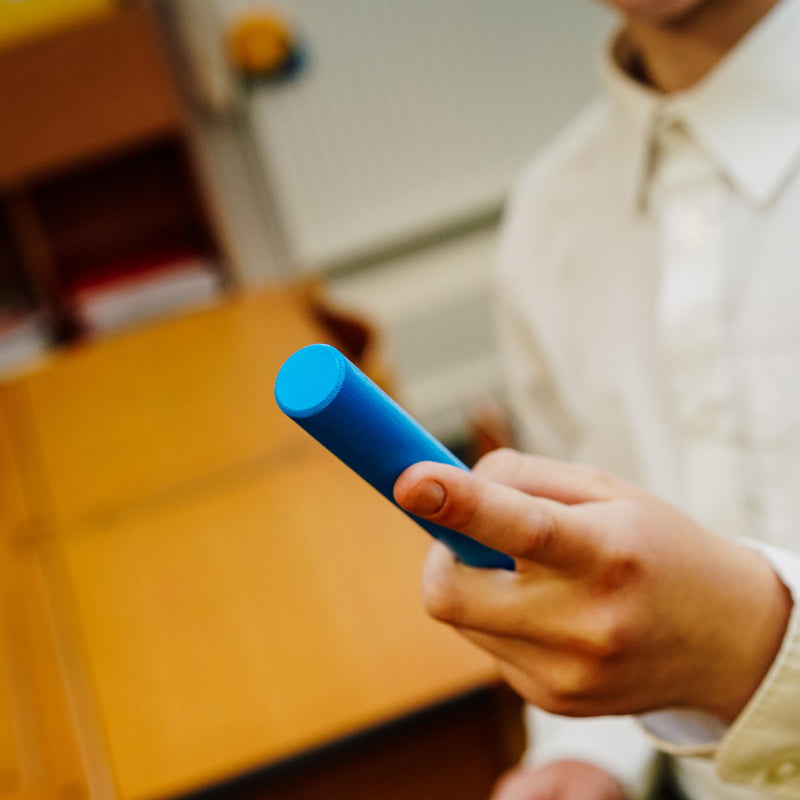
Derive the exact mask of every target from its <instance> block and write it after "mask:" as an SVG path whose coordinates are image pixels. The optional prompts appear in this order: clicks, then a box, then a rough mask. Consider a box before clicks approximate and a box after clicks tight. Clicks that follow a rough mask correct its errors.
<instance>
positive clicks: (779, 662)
mask: <svg viewBox="0 0 800 800" xmlns="http://www.w3.org/2000/svg"><path fill="white" fill-rule="evenodd" d="M744 543H745V544H747V545H749V546H751V547H753V548H754V549H757V550H759V551H760V552H761V553H763V555H764V556H765V557H766V558H767V559H768V560H769V562H770V564H771V565H772V568H773V569H774V570H775V572H776V573H777V574H778V576H779V577H780V579H781V580H782V581H783V583H784V584H785V585H786V587H787V588H788V589H789V591H790V592H791V594H792V598H793V600H794V607H793V609H792V614H791V616H790V619H789V625H788V626H787V630H786V634H785V635H784V639H783V643H782V645H781V649H780V650H779V652H778V655H777V656H776V658H775V661H774V662H773V664H772V666H771V668H770V670H769V672H768V673H767V675H766V677H765V678H764V680H763V681H762V683H761V685H760V686H759V688H758V689H757V690H756V692H755V694H754V695H753V697H752V698H751V700H750V702H749V703H748V704H747V706H745V708H744V710H743V711H742V713H741V714H740V715H739V716H738V717H737V718H736V719H735V720H734V722H733V724H731V725H730V726H725V725H723V724H722V723H720V722H719V720H715V719H714V718H713V717H711V716H709V715H707V714H700V713H698V712H692V711H674V712H670V711H664V712H659V713H656V714H647V715H643V716H641V717H639V718H638V719H639V722H640V724H641V725H642V726H643V727H644V729H645V730H646V731H647V733H648V734H649V735H650V736H651V738H652V740H653V743H654V744H655V745H656V746H657V747H658V748H659V749H660V750H663V751H664V752H667V753H672V754H674V755H678V756H681V755H689V756H705V757H707V758H713V759H714V764H715V767H716V771H717V774H718V775H719V777H720V778H722V780H724V781H729V782H732V783H742V784H748V785H750V786H754V787H760V788H765V789H772V790H773V791H777V792H778V793H779V794H780V795H783V796H785V797H800V602H798V600H800V558H798V557H797V556H795V555H793V554H791V553H788V552H786V551H785V550H781V549H779V548H775V547H771V546H769V545H765V544H762V543H760V542H753V541H746V542H744Z"/></svg>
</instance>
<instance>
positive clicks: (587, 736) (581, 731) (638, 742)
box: [525, 706, 657, 800]
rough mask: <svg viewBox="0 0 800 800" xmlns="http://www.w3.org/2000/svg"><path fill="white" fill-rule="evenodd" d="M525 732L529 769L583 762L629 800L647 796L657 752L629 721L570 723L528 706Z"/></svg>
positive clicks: (595, 719) (604, 719) (602, 719)
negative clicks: (619, 787) (600, 771)
mask: <svg viewBox="0 0 800 800" xmlns="http://www.w3.org/2000/svg"><path fill="white" fill-rule="evenodd" d="M528 729H529V730H530V731H532V735H531V739H532V741H533V746H532V748H531V749H530V750H529V752H528V754H527V755H526V758H525V761H526V763H527V764H528V765H529V766H534V767H538V766H542V765H544V764H549V763H551V762H553V761H561V760H564V759H568V760H570V761H584V762H586V763H589V764H594V766H596V767H600V768H601V769H604V770H605V771H606V772H608V773H609V774H611V775H613V776H614V777H615V778H616V779H617V780H618V781H619V782H620V784H622V786H623V787H624V788H625V790H626V791H627V793H628V795H629V796H630V797H631V798H632V800H640V799H641V798H644V797H646V796H647V795H648V793H649V790H650V787H651V785H652V782H653V778H654V773H655V767H656V756H657V752H656V750H655V748H654V747H653V746H652V745H651V744H650V742H649V741H648V739H647V737H646V736H643V735H642V731H641V729H640V728H639V727H638V726H637V725H636V724H635V723H634V721H633V720H632V719H631V718H630V717H592V718H581V719H573V718H568V717H560V716H557V715H555V714H548V713H546V712H544V711H542V710H540V709H538V708H533V707H530V706H529V707H528Z"/></svg>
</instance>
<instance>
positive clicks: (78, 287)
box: [70, 252, 221, 332]
mask: <svg viewBox="0 0 800 800" xmlns="http://www.w3.org/2000/svg"><path fill="white" fill-rule="evenodd" d="M220 288H221V287H220V276H219V271H218V269H217V268H216V266H215V262H214V261H213V259H212V258H210V257H209V256H206V255H204V254H201V253H194V252H185V253H169V254H167V255H163V256H159V257H151V258H148V259H146V260H141V259H140V260H131V261H128V262H123V263H114V264H106V265H103V266H102V267H101V268H99V269H94V270H92V271H91V272H90V273H88V274H84V275H83V276H81V277H80V278H79V279H78V280H76V281H75V282H74V283H73V284H72V286H71V292H70V293H71V296H72V300H73V303H74V307H75V309H76V311H77V313H78V316H79V318H80V320H81V322H82V323H83V325H84V326H85V327H86V329H87V330H88V331H90V332H103V331H109V330H113V329H116V328H121V327H125V326H128V325H134V324H136V323H140V322H144V321H146V320H150V319H153V318H156V317H160V316H163V315H165V314H169V313H172V312H175V311H178V310H181V309H188V308H191V307H193V306H198V305H202V304H205V303H207V302H208V301H209V300H212V299H213V298H215V297H216V296H218V294H219V292H220Z"/></svg>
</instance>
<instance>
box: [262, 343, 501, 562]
mask: <svg viewBox="0 0 800 800" xmlns="http://www.w3.org/2000/svg"><path fill="white" fill-rule="evenodd" d="M275 399H276V401H277V403H278V406H279V407H280V409H281V410H282V411H283V412H284V413H285V414H286V415H287V416H289V417H291V419H293V420H294V421H295V422H296V423H297V424H298V425H300V427H302V428H303V429H304V430H305V431H306V432H307V433H310V434H311V436H313V437H314V438H315V439H316V440H317V441H318V442H319V443H320V444H322V445H323V446H324V447H326V448H327V449H328V450H330V451H331V452H332V453H333V454H334V455H335V456H336V457H337V458H339V459H340V460H341V461H343V462H344V463H345V464H347V466H348V467H350V469H352V470H353V471H354V472H356V473H358V475H360V476H361V477H362V478H363V479H364V480H366V481H367V482H368V483H370V484H371V485H372V486H374V487H375V488H376V489H377V490H378V491H379V492H380V493H381V494H382V495H383V496H384V497H385V498H387V499H388V500H390V501H391V502H392V503H394V502H395V501H394V496H393V488H394V484H395V481H396V480H397V478H398V477H399V476H400V474H401V473H402V472H403V471H404V470H405V469H406V468H407V467H409V466H411V465H412V464H416V463H417V462H418V461H437V462H439V463H442V464H451V465H453V466H455V467H460V468H461V469H467V467H466V466H465V465H464V464H463V463H462V462H461V461H460V460H459V459H458V458H456V457H455V456H454V455H453V454H452V453H451V452H450V451H449V450H448V449H447V448H446V447H445V446H444V445H443V444H442V443H441V442H439V441H438V440H437V439H436V438H434V437H433V436H432V435H431V434H430V433H428V431H426V430H425V429H424V428H423V427H422V426H421V425H420V424H419V423H418V422H417V421H416V420H414V419H413V418H412V417H411V416H410V415H409V414H408V413H407V412H406V411H404V410H403V409H402V408H401V407H400V406H399V405H398V404H397V403H396V402H395V401H394V400H392V398H391V397H389V395H387V394H386V393H385V392H384V391H383V390H382V389H380V388H379V387H378V386H376V385H375V384H374V383H373V382H372V381H371V380H370V379H369V378H368V377H367V376H366V375H364V373H363V372H361V370H360V369H358V367H356V366H355V365H354V364H353V363H352V362H350V361H349V360H348V359H347V358H345V357H344V356H343V355H342V354H341V353H340V352H339V351H338V350H337V349H336V348H334V347H331V346H330V345H327V344H312V345H309V346H308V347H304V348H302V349H301V350H298V351H297V352H296V353H294V354H293V355H291V356H290V357H289V358H288V359H287V360H286V362H285V363H284V364H283V366H282V367H281V369H280V371H279V372H278V377H277V378H276V380H275ZM395 505H397V504H396V503H395ZM404 513H408V512H404ZM408 516H409V517H411V519H413V520H414V521H415V522H417V523H418V524H419V525H421V526H422V527H423V528H424V529H425V530H426V531H428V533H430V534H431V535H432V536H434V537H435V538H437V539H439V540H440V541H442V542H444V543H445V544H446V545H447V546H448V547H449V548H450V549H451V550H452V551H453V552H454V553H455V555H456V557H457V558H458V559H459V560H460V561H462V562H463V563H464V564H469V565H470V566H473V567H490V568H503V569H514V561H513V559H511V558H510V557H509V556H507V555H505V554H504V553H500V552H498V551H496V550H493V549H492V548H490V547H487V546H486V545H483V544H481V543H480V542H476V541H475V540H474V539H471V538H469V537H468V536H465V535H464V534H462V533H458V532H457V531H452V530H450V529H449V528H444V527H442V526H441V525H436V524H434V523H432V522H429V521H428V520H425V519H422V518H421V517H417V516H415V515H413V514H408Z"/></svg>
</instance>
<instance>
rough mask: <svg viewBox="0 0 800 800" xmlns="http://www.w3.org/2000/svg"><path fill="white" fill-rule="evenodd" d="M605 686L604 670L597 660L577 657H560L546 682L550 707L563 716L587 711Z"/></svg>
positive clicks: (583, 713) (586, 712)
mask: <svg viewBox="0 0 800 800" xmlns="http://www.w3.org/2000/svg"><path fill="white" fill-rule="evenodd" d="M605 685H606V677H605V672H604V670H603V669H602V668H601V667H600V665H599V664H598V662H597V660H596V659H594V658H591V657H588V658H587V657H578V656H572V657H570V658H567V659H563V661H562V663H561V664H560V665H559V668H558V670H557V671H556V672H554V673H553V674H552V676H551V678H550V681H549V692H548V694H549V699H548V705H549V706H550V710H552V711H553V713H556V714H564V715H565V716H585V715H587V714H590V713H591V709H592V708H593V706H594V703H595V701H596V700H597V699H598V698H599V697H600V696H601V695H602V692H603V689H604V687H605Z"/></svg>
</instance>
